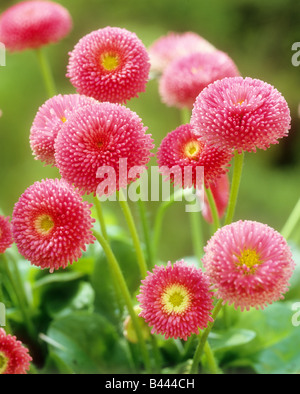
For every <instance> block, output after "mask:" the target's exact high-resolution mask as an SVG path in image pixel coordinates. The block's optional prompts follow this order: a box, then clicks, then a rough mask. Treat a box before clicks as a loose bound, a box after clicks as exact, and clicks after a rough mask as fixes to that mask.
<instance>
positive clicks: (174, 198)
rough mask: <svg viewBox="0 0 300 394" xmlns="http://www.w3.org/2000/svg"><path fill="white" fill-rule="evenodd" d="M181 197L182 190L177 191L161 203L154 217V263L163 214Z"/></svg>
mask: <svg viewBox="0 0 300 394" xmlns="http://www.w3.org/2000/svg"><path fill="white" fill-rule="evenodd" d="M182 195H183V190H182V189H180V190H177V191H176V192H175V193H173V194H172V195H171V196H170V200H169V201H164V202H162V203H161V204H160V206H159V208H158V210H157V213H156V216H155V221H154V229H153V255H154V261H156V259H157V252H158V245H159V239H160V235H161V230H162V223H163V218H164V215H165V212H166V210H167V209H168V208H169V207H170V206H171V205H172V204H173V203H174V202H175V201H177V197H182Z"/></svg>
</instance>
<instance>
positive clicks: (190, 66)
mask: <svg viewBox="0 0 300 394" xmlns="http://www.w3.org/2000/svg"><path fill="white" fill-rule="evenodd" d="M237 75H239V71H238V69H237V68H236V65H235V64H234V62H233V61H232V60H231V59H230V57H229V56H228V55H227V54H226V53H224V52H221V51H217V50H215V51H213V52H209V53H192V54H190V55H187V56H183V57H180V58H178V59H176V60H174V61H173V62H171V64H170V65H169V66H168V67H167V68H166V69H165V71H164V72H163V74H162V76H161V78H160V80H159V92H160V95H161V98H162V101H163V102H164V103H165V104H167V105H168V106H170V107H172V106H173V107H178V108H184V107H187V108H190V109H192V108H193V104H194V101H195V100H196V97H197V96H198V95H199V93H200V92H201V91H202V90H203V89H204V88H205V87H206V86H208V85H209V84H210V83H212V82H214V81H216V80H218V79H222V78H225V77H235V76H237Z"/></svg>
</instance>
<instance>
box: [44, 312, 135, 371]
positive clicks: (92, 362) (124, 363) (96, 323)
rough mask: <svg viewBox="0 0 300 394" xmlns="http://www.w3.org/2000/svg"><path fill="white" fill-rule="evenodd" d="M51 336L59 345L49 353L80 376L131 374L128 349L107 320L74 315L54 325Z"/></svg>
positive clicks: (93, 316)
mask: <svg viewBox="0 0 300 394" xmlns="http://www.w3.org/2000/svg"><path fill="white" fill-rule="evenodd" d="M47 336H48V337H49V338H51V340H52V341H54V342H55V343H57V344H59V346H53V345H49V351H51V352H53V353H54V354H56V355H57V356H58V357H59V358H60V359H61V360H62V361H63V363H65V364H66V365H67V366H68V367H69V368H70V369H71V370H72V371H73V372H74V373H76V374H100V373H101V374H103V373H126V372H130V361H129V357H128V354H127V348H126V345H125V343H124V342H123V341H122V340H121V339H119V337H118V335H117V332H116V329H115V327H114V326H113V325H112V324H111V323H109V322H108V320H107V319H105V318H104V317H103V316H100V315H98V314H89V313H87V312H76V313H72V314H70V315H67V316H64V317H62V318H59V319H57V320H55V321H53V322H52V323H51V325H50V327H49V330H48V332H47Z"/></svg>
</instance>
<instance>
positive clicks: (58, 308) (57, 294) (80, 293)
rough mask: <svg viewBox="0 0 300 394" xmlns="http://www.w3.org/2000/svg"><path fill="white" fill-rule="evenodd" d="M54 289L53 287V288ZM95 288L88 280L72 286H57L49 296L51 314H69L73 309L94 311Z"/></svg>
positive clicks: (56, 315) (47, 301)
mask: <svg viewBox="0 0 300 394" xmlns="http://www.w3.org/2000/svg"><path fill="white" fill-rule="evenodd" d="M51 290H53V288H51ZM94 298H95V294H94V289H93V288H92V286H91V284H90V283H88V282H84V281H80V282H75V283H73V285H72V286H70V285H69V286H67V287H65V288H56V290H55V291H51V295H50V296H49V292H48V296H47V300H46V302H44V305H45V306H46V309H47V312H48V314H49V316H51V317H52V318H55V317H58V316H63V315H67V314H69V313H71V312H73V311H80V310H86V311H89V312H92V311H93V309H94Z"/></svg>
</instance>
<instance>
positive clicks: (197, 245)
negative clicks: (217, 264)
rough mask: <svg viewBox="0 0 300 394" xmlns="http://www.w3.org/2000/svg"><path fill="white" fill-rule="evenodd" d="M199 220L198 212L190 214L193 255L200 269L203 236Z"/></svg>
mask: <svg viewBox="0 0 300 394" xmlns="http://www.w3.org/2000/svg"><path fill="white" fill-rule="evenodd" d="M201 219H202V217H201V214H199V212H190V223H191V236H192V241H193V247H194V253H195V256H196V257H197V259H198V261H199V264H200V267H202V256H203V235H202V227H201Z"/></svg>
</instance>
